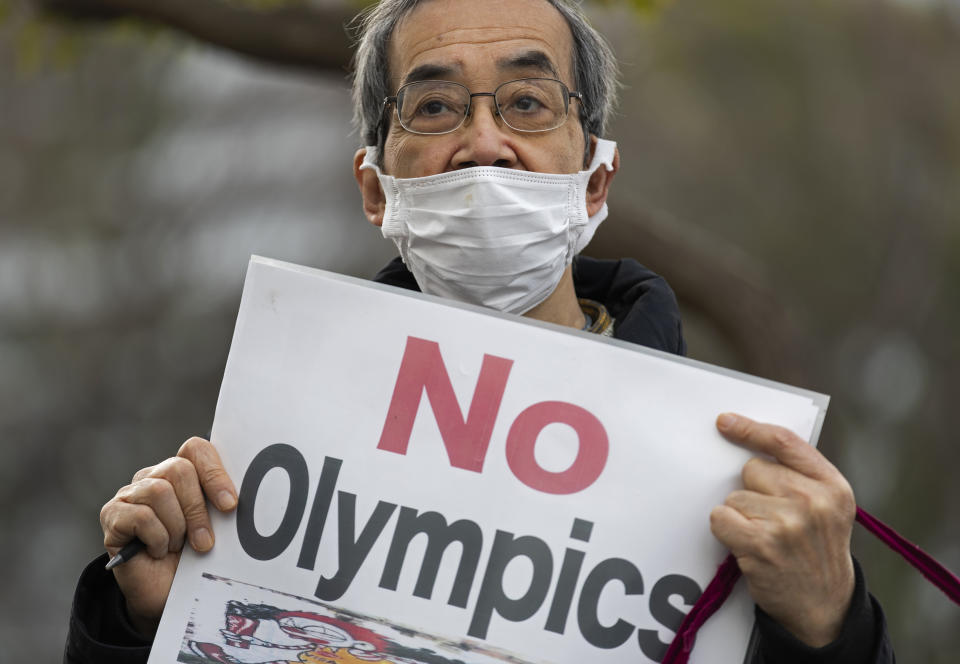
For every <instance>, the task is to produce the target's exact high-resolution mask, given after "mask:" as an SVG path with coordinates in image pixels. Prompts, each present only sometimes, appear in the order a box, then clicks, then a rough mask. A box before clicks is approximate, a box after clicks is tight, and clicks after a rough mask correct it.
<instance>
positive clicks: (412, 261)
mask: <svg viewBox="0 0 960 664" xmlns="http://www.w3.org/2000/svg"><path fill="white" fill-rule="evenodd" d="M615 148H616V143H614V142H613V141H605V140H598V141H597V146H596V149H595V150H594V154H593V161H592V162H591V164H590V167H589V168H588V169H587V170H585V171H580V172H579V173H569V174H565V173H564V174H555V173H531V172H529V171H517V170H513V169H509V168H497V167H492V166H479V167H475V168H466V169H463V170H460V171H453V172H450V173H441V174H439V175H428V176H426V177H420V178H395V177H393V176H392V175H384V174H383V173H381V171H380V169H379V168H378V167H377V149H376V148H375V147H369V148H367V154H366V156H365V157H364V160H363V165H362V166H361V167H360V168H361V170H362V169H367V168H369V169H372V170H374V171H375V172H376V173H377V177H379V178H380V185H381V186H382V187H383V192H384V195H385V196H386V209H385V211H384V217H383V226H382V228H381V230H382V231H383V236H384V237H386V238H390V239H392V240H393V241H394V242H395V243H396V245H397V248H398V249H399V250H400V256H401V257H402V258H403V262H404V263H406V265H407V267H408V268H409V269H410V271H411V272H413V276H414V277H415V278H416V280H417V283H418V284H419V285H420V290H422V291H423V292H424V293H430V294H432V295H439V296H440V297H446V298H449V299H453V300H458V301H460V302H470V303H473V304H480V305H483V306H485V307H490V308H492V309H497V310H499V311H505V312H508V313H515V314H522V313H524V312H526V311H528V310H530V309H532V308H533V307H535V306H536V305H537V304H539V303H540V302H543V300H545V299H546V298H547V296H549V295H550V294H551V293H552V292H553V290H554V289H555V288H556V287H557V284H558V283H560V278H561V277H562V276H563V272H564V270H565V269H566V267H567V266H568V265H569V264H570V261H572V260H573V257H574V255H576V254H577V253H579V252H580V251H581V250H582V249H583V248H584V247H585V246H587V243H588V242H590V239H591V238H592V237H593V233H594V231H595V230H596V228H597V226H598V225H599V224H600V222H601V221H603V220H604V219H605V218H606V216H607V205H606V203H604V205H603V207H602V208H601V209H600V211H599V212H597V213H596V214H595V215H593V216H592V217H588V216H587V204H586V194H587V182H588V181H589V180H590V176H591V175H593V173H594V171H596V170H597V169H598V168H600V166H601V165H602V166H605V167H606V168H607V170H613V157H614V150H615Z"/></svg>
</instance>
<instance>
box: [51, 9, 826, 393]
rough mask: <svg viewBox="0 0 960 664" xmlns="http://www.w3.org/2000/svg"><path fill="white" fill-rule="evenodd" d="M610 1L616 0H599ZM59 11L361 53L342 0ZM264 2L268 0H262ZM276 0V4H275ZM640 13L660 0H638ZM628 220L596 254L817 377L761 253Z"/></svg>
mask: <svg viewBox="0 0 960 664" xmlns="http://www.w3.org/2000/svg"><path fill="white" fill-rule="evenodd" d="M594 1H595V2H597V3H598V4H610V2H609V0H594ZM34 2H36V3H38V4H39V6H41V7H42V8H44V9H46V10H48V11H51V12H54V13H55V14H57V15H60V16H64V17H68V18H72V19H77V20H84V21H109V20H112V19H120V18H136V19H141V20H144V21H148V22H151V23H158V24H160V25H163V26H166V27H169V28H173V29H176V30H178V31H180V32H183V33H185V34H187V35H190V36H191V37H193V38H195V39H197V40H199V41H202V42H206V43H208V44H212V45H214V46H218V47H221V48H224V49H227V50H230V51H234V52H236V53H240V54H243V55H246V56H249V57H252V58H254V59H256V60H260V61H264V62H270V63H273V64H277V65H282V66H295V67H300V68H305V69H308V70H313V71H336V72H341V73H343V72H346V71H347V68H348V67H349V63H350V58H351V55H352V49H351V43H350V38H349V36H348V32H347V28H346V26H347V25H348V24H349V23H350V21H351V20H352V19H353V17H354V16H355V14H356V13H357V9H356V7H354V6H352V5H350V4H348V3H346V2H345V3H344V4H342V5H334V6H325V7H318V6H311V5H303V4H288V3H283V2H282V0H280V4H279V6H272V7H262V6H261V7H259V8H254V7H250V6H239V5H237V4H228V3H226V2H224V1H223V0H34ZM261 4H262V3H261ZM273 4H276V3H273ZM630 4H631V6H632V7H633V8H634V9H635V10H637V11H652V10H654V9H655V8H656V6H657V5H658V4H660V3H659V2H658V1H655V0H630ZM612 216H613V217H615V218H618V219H619V220H620V222H619V223H609V222H608V223H607V224H606V225H605V226H604V229H605V230H604V232H603V233H601V235H600V236H598V238H597V241H595V242H594V244H593V245H592V246H591V251H592V253H594V254H596V255H601V256H603V255H606V256H610V257H613V256H622V255H633V256H639V257H642V259H643V260H644V262H645V263H646V264H648V265H649V266H650V267H651V268H652V269H654V270H656V271H657V272H659V273H661V274H663V275H664V276H665V277H666V278H667V280H668V281H669V282H670V284H671V285H672V287H673V288H674V290H675V291H676V293H677V295H678V297H679V299H680V300H681V301H682V302H683V303H684V304H685V305H686V306H688V307H692V308H694V309H696V310H697V311H699V312H700V313H702V314H703V315H704V316H705V317H706V318H707V319H708V320H710V321H711V322H712V323H713V324H714V325H715V326H716V328H717V329H718V330H719V331H720V333H721V334H722V335H724V337H725V338H726V340H727V342H728V343H729V344H730V345H731V346H732V347H733V349H734V350H735V352H736V353H737V354H738V356H739V357H740V359H741V361H742V362H743V368H744V369H746V370H747V371H750V372H753V373H758V374H761V375H764V376H768V377H772V378H776V379H779V380H784V381H790V382H797V383H800V384H809V382H810V379H811V375H812V374H811V370H812V368H811V367H808V366H804V365H802V364H801V363H799V362H798V361H797V358H801V357H805V356H806V354H805V353H802V352H801V351H802V338H803V336H802V334H801V333H800V328H799V327H798V326H796V325H795V324H794V323H793V322H792V321H791V320H790V318H789V316H788V315H787V313H786V309H785V308H784V307H783V306H782V305H781V304H780V303H779V301H778V299H777V298H776V296H775V295H774V293H773V292H772V291H771V290H770V289H769V288H767V287H766V286H765V285H764V284H763V279H762V277H760V276H758V275H760V274H762V271H761V270H760V269H759V264H758V262H757V261H755V260H752V259H751V258H750V257H748V256H746V255H744V254H743V252H741V251H739V250H737V248H735V247H730V246H727V247H722V248H721V247H720V246H719V245H720V244H722V242H720V241H719V239H718V238H713V237H710V238H707V237H705V235H704V234H703V232H702V231H698V230H697V229H696V228H695V227H693V226H691V225H688V224H682V223H678V222H676V221H675V220H667V219H665V218H664V217H663V215H660V214H655V213H653V212H652V211H650V210H618V211H615V212H614V214H613V215H612Z"/></svg>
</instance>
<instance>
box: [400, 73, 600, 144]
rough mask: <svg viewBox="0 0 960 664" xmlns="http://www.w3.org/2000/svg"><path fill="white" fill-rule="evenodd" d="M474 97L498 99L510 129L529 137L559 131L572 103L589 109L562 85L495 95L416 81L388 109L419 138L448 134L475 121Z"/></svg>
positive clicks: (514, 85) (517, 84)
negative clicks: (472, 115)
mask: <svg viewBox="0 0 960 664" xmlns="http://www.w3.org/2000/svg"><path fill="white" fill-rule="evenodd" d="M474 97H493V101H494V105H495V106H496V110H497V115H499V116H500V117H501V118H502V119H503V122H504V124H506V125H507V126H508V127H510V128H511V129H513V130H514V131H524V132H537V131H550V130H551V129H556V128H557V127H559V126H560V125H562V124H563V123H564V122H565V121H566V119H567V114H568V112H569V109H570V100H571V99H576V100H577V101H579V102H580V103H581V104H582V103H583V97H582V95H581V94H580V93H579V92H571V91H570V89H569V88H568V87H567V86H566V85H564V84H563V83H562V82H560V81H558V80H556V79H553V78H521V79H517V80H515V81H507V82H506V83H502V84H500V85H498V86H497V88H496V89H495V90H494V91H493V92H470V90H469V89H467V87H466V86H465V85H461V84H460V83H454V82H453V81H414V82H413V83H407V84H406V85H404V86H402V87H401V88H400V89H399V90H397V94H396V96H395V97H387V98H386V99H384V100H383V108H384V112H386V108H387V104H391V103H393V104H395V105H396V107H397V119H398V120H399V121H400V126H401V127H403V128H404V129H406V130H407V131H409V132H411V133H413V134H448V133H450V132H452V131H456V130H457V129H459V128H460V125H462V124H463V121H464V120H466V118H467V116H469V115H470V108H471V105H472V103H473V98H474ZM384 117H386V116H385V115H384Z"/></svg>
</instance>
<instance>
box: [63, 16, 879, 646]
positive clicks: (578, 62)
mask: <svg viewBox="0 0 960 664" xmlns="http://www.w3.org/2000/svg"><path fill="white" fill-rule="evenodd" d="M615 87H616V83H615V65H614V61H613V58H612V56H611V54H610V52H609V49H608V48H607V47H606V46H605V44H604V42H603V40H602V39H601V38H600V37H599V35H598V34H597V33H596V32H595V31H594V30H593V29H591V28H590V27H589V26H588V25H587V23H586V22H585V21H584V19H583V17H582V16H581V14H580V13H579V11H578V10H577V9H576V8H575V7H574V6H573V5H572V4H571V3H570V2H569V1H568V0H383V1H382V2H380V3H379V5H378V6H376V7H375V8H374V9H373V10H372V11H371V12H370V13H368V14H367V16H366V18H365V20H364V22H363V33H362V40H361V42H360V45H359V48H358V52H357V60H356V74H355V82H354V99H355V103H356V114H357V120H358V124H359V125H360V129H361V132H362V135H363V138H364V140H365V142H366V144H367V146H368V147H366V148H363V149H361V150H359V151H358V152H357V154H356V156H355V158H354V174H355V176H356V179H357V182H358V184H359V187H360V191H361V195H362V198H363V211H364V213H365V215H366V217H367V219H368V220H369V221H370V222H371V223H372V224H373V225H375V226H378V227H380V228H381V230H382V232H383V234H384V235H385V236H386V237H390V238H392V239H393V240H394V241H395V242H396V243H397V246H398V249H399V251H400V255H401V258H400V259H397V260H396V261H394V262H393V263H391V264H390V265H389V266H387V267H386V268H385V269H384V270H383V271H381V273H380V274H379V275H377V280H378V281H383V282H386V283H391V284H394V285H398V286H402V287H405V288H413V289H421V290H423V291H425V292H428V293H433V294H436V295H440V296H443V297H448V298H453V299H457V300H462V301H467V302H473V303H476V304H481V305H484V306H488V307H491V308H495V309H498V310H501V311H507V312H512V313H517V314H522V315H524V316H529V317H532V318H537V319H540V320H545V321H551V322H553V323H557V324H560V325H566V326H572V327H575V328H578V329H588V330H592V331H594V332H597V333H599V334H605V335H612V336H616V337H618V338H622V339H626V340H629V341H633V342H635V343H642V344H645V345H648V346H652V347H655V348H659V349H662V350H666V351H669V352H674V353H683V352H684V350H685V348H684V342H683V339H682V336H681V333H680V325H679V318H678V314H677V310H676V304H675V301H674V299H673V295H672V293H671V292H670V290H669V288H668V287H667V286H666V285H665V284H664V282H663V281H662V280H661V279H659V278H658V277H656V275H653V274H651V273H650V272H648V271H647V270H645V269H644V268H642V267H641V266H639V265H638V264H636V263H634V262H632V261H596V260H591V259H587V258H582V257H576V258H574V255H575V254H576V253H577V252H579V250H580V249H581V248H582V247H583V246H584V245H585V244H586V242H588V241H589V239H590V237H591V236H592V234H593V230H594V229H595V227H596V224H598V223H599V222H600V221H601V220H602V219H603V217H604V216H606V198H607V193H608V190H609V187H610V184H611V181H612V180H613V178H614V175H615V174H616V172H617V169H618V168H619V155H618V153H617V152H616V149H615V147H614V145H613V144H612V143H610V142H609V141H604V140H601V139H600V136H602V135H603V134H604V129H605V122H606V119H607V116H608V115H609V111H610V109H611V107H612V105H613V98H614V91H615ZM717 426H718V428H719V429H720V431H721V432H722V433H723V434H724V435H726V436H727V437H728V438H729V439H730V440H732V441H734V442H736V443H739V444H741V445H744V446H746V447H748V448H750V449H752V450H755V451H757V452H760V453H763V454H764V455H765V456H766V457H767V458H765V459H761V458H760V457H758V458H756V459H754V460H752V461H751V462H749V463H748V464H747V465H746V466H745V468H744V470H743V483H744V489H742V490H738V491H735V492H733V493H732V494H730V496H729V497H728V498H727V500H726V502H725V503H724V505H721V506H718V507H717V508H716V509H715V510H714V511H713V513H712V514H711V515H709V516H710V527H711V528H712V530H713V533H714V534H715V536H716V537H717V538H718V539H719V540H720V541H721V542H722V543H723V544H725V545H726V546H727V547H729V548H730V550H731V551H732V552H733V553H734V554H735V555H736V557H737V561H738V563H739V566H740V568H741V570H742V571H743V574H744V576H745V578H746V581H747V585H748V588H749V591H750V594H751V596H752V597H753V599H754V601H755V602H756V605H757V619H758V626H759V640H758V644H757V645H755V646H754V650H753V652H752V653H751V655H750V658H751V660H750V661H753V662H767V663H772V662H843V663H844V664H866V663H867V662H870V663H876V662H892V661H893V654H892V650H891V649H890V646H889V643H888V641H887V637H886V633H885V628H884V621H883V616H882V613H881V611H880V608H879V606H878V605H877V604H876V603H875V601H874V600H873V599H872V598H871V597H870V596H869V595H868V594H867V591H866V589H865V584H864V581H863V578H862V575H861V574H860V572H859V569H858V568H857V566H856V564H855V563H854V562H853V560H852V558H851V555H850V549H849V542H850V534H851V528H852V523H853V516H854V508H855V504H854V499H853V494H852V492H851V489H850V487H849V485H848V484H847V482H846V481H845V480H844V478H843V477H842V476H841V475H840V473H839V472H838V471H837V470H836V468H834V467H833V466H832V465H831V464H830V463H829V462H828V461H827V460H826V459H825V458H824V457H823V456H822V455H820V453H819V452H817V451H816V450H815V449H813V448H811V447H810V446H808V445H806V444H805V443H804V442H803V441H802V440H800V439H799V438H797V437H796V436H795V435H793V434H792V433H790V432H788V431H785V430H783V429H780V428H778V427H775V426H772V425H766V424H760V423H756V422H751V421H749V420H747V419H745V418H742V417H736V416H733V415H730V414H725V415H721V416H719V417H718V420H717ZM236 496H237V493H236V489H235V487H234V484H233V483H232V481H231V478H229V477H228V476H227V475H226V473H225V472H224V470H223V468H222V466H221V464H220V460H219V458H218V456H217V453H216V451H215V450H214V448H213V446H212V445H211V444H210V443H209V442H207V441H205V440H202V439H199V438H192V439H190V440H188V441H187V442H186V443H185V444H184V445H183V446H182V447H181V448H180V451H179V452H178V454H177V455H176V456H174V457H172V458H170V459H167V460H165V461H162V462H161V463H159V464H157V465H155V466H151V467H148V468H144V469H143V470H140V471H139V472H137V473H136V475H134V477H133V481H132V483H131V484H130V485H128V486H125V487H123V488H121V489H120V490H119V491H118V492H117V494H116V496H115V497H114V498H113V499H112V500H110V501H109V502H108V503H107V504H106V505H105V506H104V507H103V510H102V512H101V524H102V527H103V531H104V544H105V546H106V549H107V551H108V553H109V554H111V555H113V554H115V553H116V552H117V551H118V550H119V549H120V548H121V547H122V546H123V545H124V544H126V543H127V542H129V541H131V540H132V539H133V538H134V537H139V538H140V539H141V540H142V541H143V542H144V543H145V545H146V551H145V552H144V553H142V554H140V555H137V556H136V557H134V558H133V560H131V561H130V562H128V563H126V564H124V565H121V566H119V567H117V568H115V569H114V570H113V571H112V572H105V571H104V569H103V566H104V560H105V559H104V558H103V557H101V558H100V559H98V560H96V561H94V563H92V564H91V565H90V566H89V567H88V568H87V570H86V571H85V572H84V576H83V577H82V579H81V581H80V585H79V587H78V590H77V595H76V600H75V604H74V612H73V615H72V617H71V624H70V636H69V640H68V644H67V650H66V655H65V661H68V662H90V663H98V664H100V663H106V662H143V661H145V660H146V658H147V655H148V652H149V643H150V639H151V637H152V635H153V633H154V631H155V629H156V626H157V623H158V621H159V618H160V614H161V613H162V611H163V607H164V604H165V602H166V597H167V594H168V592H169V589H170V584H171V582H172V579H173V575H174V572H175V570H176V567H177V562H178V560H179V557H180V551H181V549H182V548H183V546H184V545H185V543H186V542H189V544H190V546H192V547H193V548H194V549H196V550H197V551H207V550H209V549H210V548H211V547H212V546H213V543H214V539H213V532H212V530H211V527H210V521H209V515H208V513H207V507H206V503H205V499H207V500H209V501H210V503H212V505H214V506H215V507H216V509H219V510H223V511H227V510H231V509H233V508H234V506H235V505H236ZM624 509H631V506H629V505H625V506H624ZM707 516H708V515H706V514H705V515H704V522H705V525H706V519H707ZM211 661H217V660H211Z"/></svg>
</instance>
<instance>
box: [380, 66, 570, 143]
mask: <svg viewBox="0 0 960 664" xmlns="http://www.w3.org/2000/svg"><path fill="white" fill-rule="evenodd" d="M431 81H432V82H434V83H449V84H451V85H456V86H459V87H461V88H463V89H464V90H466V91H467V94H468V95H469V101H468V102H467V108H466V109H465V110H464V113H463V117H461V118H460V122H459V123H458V124H457V126H456V127H454V128H452V129H448V130H446V131H440V132H424V131H415V130H413V129H410V128H409V127H407V126H406V125H405V124H403V120H402V119H401V118H400V105H399V104H398V103H397V100H398V99H399V98H400V97H401V96H402V93H403V90H404V88H407V87H410V86H411V85H417V84H419V83H425V82H431ZM520 81H553V82H555V83H559V84H560V87H561V88H562V89H563V91H564V96H563V102H564V104H563V122H561V123H560V124H558V125H556V126H555V127H550V128H549V129H517V128H516V127H514V126H513V125H511V124H510V123H509V122H507V120H506V118H504V117H503V114H502V113H501V112H500V104H499V103H498V102H497V92H499V90H500V88H502V87H503V86H505V85H510V84H511V83H518V82H520ZM474 97H493V106H494V111H495V113H496V115H497V116H499V117H500V118H502V119H503V124H505V125H506V126H507V127H510V129H512V130H513V131H517V132H520V133H523V134H540V133H543V132H546V131H553V130H554V129H559V128H560V127H562V126H563V125H564V123H565V122H566V121H567V118H569V117H570V100H571V99H576V100H577V101H578V102H580V104H581V106H582V105H583V103H584V100H583V94H582V93H580V92H578V91H576V90H571V89H570V88H568V87H567V84H566V83H564V82H563V81H561V80H559V79H556V78H545V77H536V76H532V77H526V78H515V79H513V80H510V81H504V82H503V83H501V84H500V85H498V86H497V87H496V88H494V89H493V92H470V88H468V87H467V86H465V85H464V84H463V83H457V82H456V81H445V80H434V79H430V81H412V82H410V83H406V84H404V85H401V86H400V88H399V89H398V90H397V94H395V95H392V96H390V97H384V98H383V106H382V107H381V113H380V123H379V126H378V127H377V135H378V136H383V134H382V132H383V129H384V123H385V121H386V119H387V106H388V105H389V104H393V107H394V110H395V112H396V116H397V122H399V123H400V126H401V127H403V129H404V131H408V132H410V133H411V134H416V135H418V136H443V135H444V134H451V133H453V132H455V131H456V130H457V129H459V128H460V127H462V126H463V123H464V122H466V120H467V118H468V117H470V112H471V110H472V109H473V98H474Z"/></svg>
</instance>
